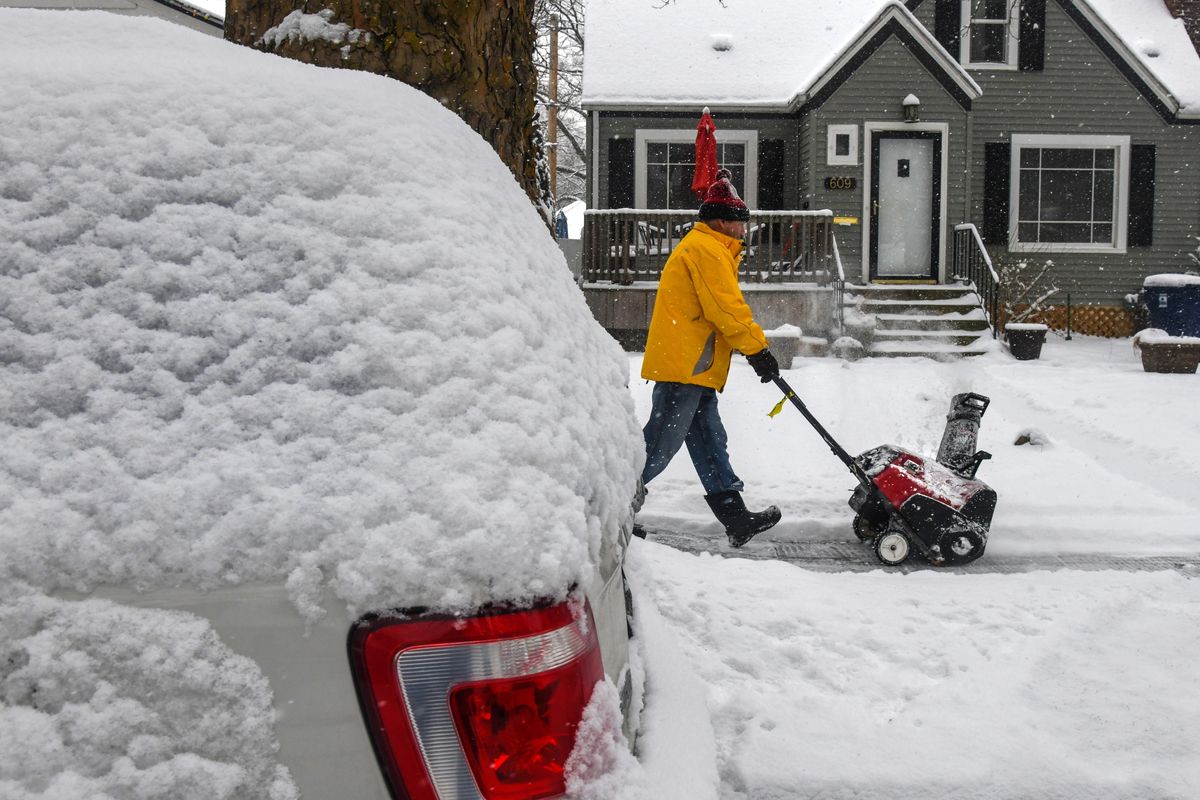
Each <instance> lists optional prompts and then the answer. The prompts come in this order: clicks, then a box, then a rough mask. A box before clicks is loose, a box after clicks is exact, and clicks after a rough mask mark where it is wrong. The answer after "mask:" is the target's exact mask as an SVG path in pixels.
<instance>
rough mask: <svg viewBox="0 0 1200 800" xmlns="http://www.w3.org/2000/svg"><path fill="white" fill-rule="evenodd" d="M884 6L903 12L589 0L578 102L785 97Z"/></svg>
mask: <svg viewBox="0 0 1200 800" xmlns="http://www.w3.org/2000/svg"><path fill="white" fill-rule="evenodd" d="M889 7H891V8H894V9H895V10H897V11H899V12H902V13H903V14H904V15H907V16H908V17H909V18H910V19H912V18H911V14H909V12H908V11H907V9H905V8H904V6H903V5H902V4H900V3H898V2H896V0H829V1H828V2H825V1H824V0H822V1H821V2H803V3H801V2H796V0H755V1H754V2H753V3H744V2H735V3H725V4H721V3H718V2H716V0H711V2H710V1H709V0H689V2H676V3H669V4H664V3H662V1H661V0H591V2H589V3H588V13H587V38H588V46H587V50H586V52H585V55H584V70H583V102H584V105H586V106H588V107H602V106H622V105H627V106H636V105H649V104H654V105H663V106H672V105H680V106H697V105H699V106H703V105H709V106H713V107H725V108H728V107H745V108H755V107H759V108H763V107H766V108H780V107H788V106H790V105H793V104H795V103H796V101H797V98H799V97H802V96H803V95H804V93H805V92H806V91H807V90H808V89H810V87H812V85H813V84H814V83H815V82H816V81H817V80H818V79H819V78H820V77H821V76H822V75H823V74H824V73H825V72H827V71H828V70H829V68H830V67H832V66H833V65H834V63H835V62H836V61H837V60H838V57H839V56H840V55H842V54H844V53H845V52H846V51H847V50H848V49H849V48H850V46H851V43H852V42H853V41H854V40H855V38H856V37H857V35H858V34H860V33H861V32H862V31H863V29H864V28H865V27H866V26H867V25H868V24H869V23H871V22H872V21H874V20H876V19H877V18H878V17H879V15H880V13H881V12H883V11H884V10H885V9H887V8H889ZM912 22H913V24H915V25H917V27H920V25H919V23H916V20H915V19H912ZM935 45H936V43H935Z"/></svg>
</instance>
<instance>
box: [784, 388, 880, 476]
mask: <svg viewBox="0 0 1200 800" xmlns="http://www.w3.org/2000/svg"><path fill="white" fill-rule="evenodd" d="M775 385H776V386H778V387H779V388H780V389H781V390H782V391H783V394H784V395H785V396H786V398H787V399H788V400H791V401H792V405H794V406H795V407H796V408H797V410H799V412H800V413H801V414H803V415H804V418H805V419H806V420H808V424H809V425H812V426H813V428H815V429H816V431H817V433H818V434H820V436H821V438H822V439H824V440H825V444H827V445H829V449H830V450H832V451H833V454H834V455H835V456H837V457H838V459H840V460H841V462H842V463H843V464H845V465H846V466H847V467H848V468H849V469H850V471H851V472H852V473H854V477H855V478H858V482H859V483H861V484H862V485H863V486H864V487H866V488H867V489H868V490H873V489H874V488H875V484H874V482H872V481H871V478H870V477H869V476H868V475H867V473H866V472H865V471H863V468H862V466H861V465H860V464H859V463H858V461H856V460H855V459H854V457H853V456H851V455H850V454H849V453H847V452H846V450H845V448H843V447H842V446H841V445H840V444H838V443H837V440H836V439H834V438H833V436H832V435H830V433H829V431H827V430H825V426H824V425H822V424H821V423H820V421H819V420H817V418H816V417H814V416H813V415H812V412H811V411H809V410H808V406H806V405H804V401H803V400H801V399H800V398H799V397H798V396H797V395H796V393H795V392H794V391H792V387H791V386H788V382H787V381H785V380H784V379H783V378H782V377H781V376H778V375H777V376H776V377H775Z"/></svg>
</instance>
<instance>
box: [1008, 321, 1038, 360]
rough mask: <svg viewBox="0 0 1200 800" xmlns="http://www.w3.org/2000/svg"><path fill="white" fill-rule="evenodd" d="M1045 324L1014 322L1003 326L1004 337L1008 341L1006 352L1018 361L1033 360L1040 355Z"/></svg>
mask: <svg viewBox="0 0 1200 800" xmlns="http://www.w3.org/2000/svg"><path fill="white" fill-rule="evenodd" d="M1047 330H1048V328H1047V327H1046V326H1045V325H1039V324H1027V323H1014V324H1012V325H1006V326H1004V338H1005V340H1006V341H1007V342H1008V352H1010V353H1012V357H1013V358H1015V359H1017V360H1018V361H1033V360H1034V359H1036V358H1039V357H1040V356H1041V355H1042V345H1043V344H1045V343H1046V331H1047Z"/></svg>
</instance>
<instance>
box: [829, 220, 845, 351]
mask: <svg viewBox="0 0 1200 800" xmlns="http://www.w3.org/2000/svg"><path fill="white" fill-rule="evenodd" d="M829 237H830V240H831V241H832V243H833V263H834V265H835V266H836V267H837V277H836V278H834V279H833V321H834V326H835V332H836V334H837V338H840V337H842V336H845V335H846V309H845V307H844V305H843V303H844V299H845V295H846V270H845V269H844V268H843V267H842V251H841V250H839V249H838V243H837V236H835V235H834V234H832V233H830V235H829Z"/></svg>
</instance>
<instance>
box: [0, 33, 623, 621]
mask: <svg viewBox="0 0 1200 800" xmlns="http://www.w3.org/2000/svg"><path fill="white" fill-rule="evenodd" d="M0 21H2V24H0V76H2V77H3V83H4V86H5V89H4V91H3V92H2V93H0V161H2V162H3V163H4V169H3V170H0V370H2V371H0V436H2V437H3V439H4V442H5V447H4V448H3V449H2V450H0V554H3V556H2V557H0V583H2V582H4V581H19V582H24V583H28V584H32V585H34V586H36V587H39V588H41V589H43V590H54V589H57V588H62V587H71V588H79V589H87V588H90V587H93V586H96V585H99V584H106V583H121V584H131V585H134V586H137V587H142V588H150V587H154V586H162V585H176V584H180V583H183V584H188V585H198V586H201V587H213V586H220V585H226V584H237V583H242V582H246V581H253V580H282V579H284V578H285V577H286V578H287V580H288V581H289V587H290V589H291V590H292V594H293V598H294V600H295V602H296V604H297V606H298V607H299V608H300V609H301V610H302V611H304V612H305V613H306V614H309V615H315V614H318V613H319V604H320V597H321V594H322V592H323V591H324V590H325V589H326V588H332V590H333V591H334V592H335V593H336V594H337V595H338V596H339V597H341V598H342V599H343V600H345V601H346V602H347V603H348V604H349V606H350V607H351V610H352V611H357V610H366V609H379V608H385V607H409V606H424V607H429V608H434V609H439V610H465V609H469V608H473V607H476V606H479V605H481V604H484V603H488V602H493V601H522V600H530V599H533V598H535V597H543V596H556V597H562V596H565V594H566V592H567V590H568V588H569V587H570V586H571V585H572V584H573V583H576V582H578V581H580V580H582V579H583V578H584V577H585V576H586V575H587V574H588V573H589V565H591V564H594V563H597V562H598V561H599V560H600V558H601V545H602V541H603V540H604V538H605V537H608V540H609V541H611V539H612V538H613V537H614V536H615V535H616V532H617V530H618V528H619V526H620V525H621V524H622V523H623V522H624V521H625V520H626V519H627V518H628V515H629V514H630V508H629V503H630V499H631V497H632V495H633V493H634V488H635V484H636V479H637V471H638V468H639V466H640V464H639V461H640V458H641V456H640V452H641V443H640V434H639V431H638V427H637V423H636V421H635V419H634V416H633V406H632V401H631V399H630V397H629V395H628V392H627V390H626V382H627V372H626V370H627V363H626V360H625V357H624V355H623V353H622V352H621V350H620V348H619V347H618V346H617V345H616V344H615V342H613V340H612V339H611V338H610V337H608V335H607V334H605V333H604V331H603V330H602V329H601V328H600V327H599V326H598V325H597V324H596V323H595V322H594V320H593V318H592V316H591V314H590V312H589V310H588V308H587V306H586V304H585V302H584V299H583V297H582V294H581V293H580V292H579V290H578V288H577V287H576V286H575V284H574V283H573V282H572V279H571V274H570V271H569V270H568V268H567V266H566V264H565V263H564V261H563V259H562V256H561V254H560V252H559V251H558V249H557V247H556V246H555V245H554V243H553V241H552V240H551V238H550V236H549V235H548V233H547V231H546V229H545V227H544V225H543V223H542V221H541V219H540V218H539V216H538V214H537V212H536V211H535V209H534V207H533V206H532V204H531V203H530V202H529V201H528V199H527V198H526V197H525V195H524V193H523V192H522V191H521V189H520V188H519V187H518V185H517V183H516V181H515V180H514V178H513V177H512V175H511V174H510V172H509V171H508V169H507V168H506V167H505V166H504V165H503V164H502V163H501V162H500V160H499V159H498V158H497V156H496V154H495V153H494V152H493V151H492V150H491V149H490V148H489V146H488V145H487V143H486V142H484V141H483V140H482V139H481V138H480V137H478V136H477V135H476V134H475V133H473V132H472V131H471V130H470V129H469V128H468V127H467V126H466V125H464V124H463V123H462V122H461V121H460V120H459V119H458V118H457V117H455V116H454V115H453V114H452V113H451V112H450V111H448V110H446V109H444V108H442V107H441V106H440V105H439V104H438V103H436V102H435V101H433V100H432V99H430V98H428V97H426V96H425V95H423V94H421V93H420V92H418V91H416V90H414V89H412V88H410V87H408V86H405V85H403V84H401V83H398V82H396V81H393V80H388V79H385V78H381V77H377V76H372V75H367V74H363V73H357V72H351V71H341V70H330V69H318V68H315V67H311V66H308V65H304V64H299V63H297V62H294V61H289V60H285V59H282V58H278V57H276V56H273V55H266V54H262V53H258V52H254V51H252V50H249V49H246V48H242V47H238V46H235V45H232V44H229V43H226V42H222V41H218V40H212V39H210V38H208V37H203V36H196V35H194V34H193V33H191V32H189V31H187V30H185V29H183V28H178V27H174V26H171V25H168V24H166V23H163V22H159V21H156V20H149V19H140V18H139V19H131V18H126V17H118V16H115V15H110V14H104V13H92V12H78V13H77V12H71V13H59V12H39V11H19V10H4V11H0Z"/></svg>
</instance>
